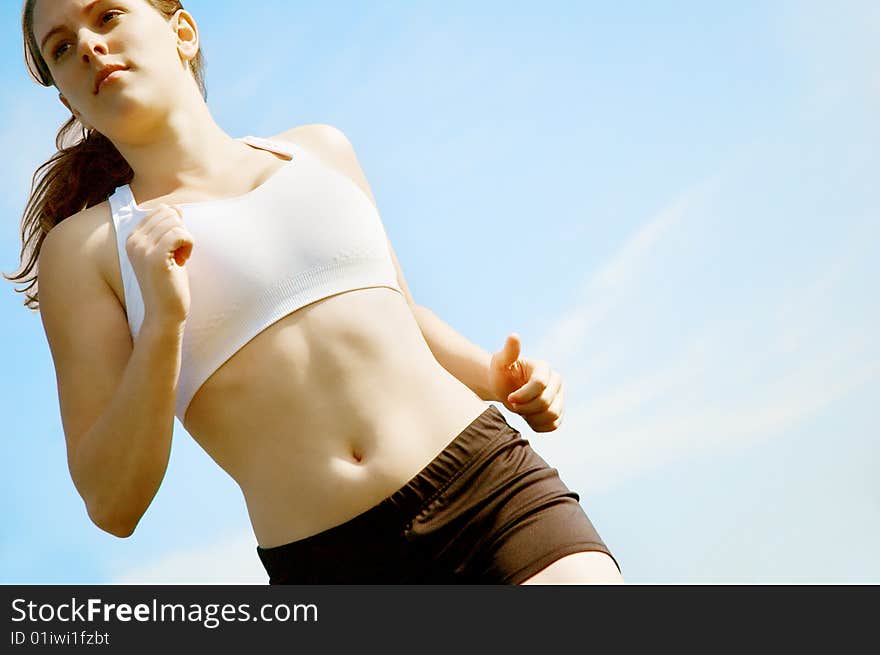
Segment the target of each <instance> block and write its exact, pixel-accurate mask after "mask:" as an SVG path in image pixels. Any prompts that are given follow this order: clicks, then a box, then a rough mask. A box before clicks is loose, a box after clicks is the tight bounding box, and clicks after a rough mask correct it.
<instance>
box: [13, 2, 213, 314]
mask: <svg viewBox="0 0 880 655" xmlns="http://www.w3.org/2000/svg"><path fill="white" fill-rule="evenodd" d="M144 1H145V2H147V3H148V4H149V5H151V6H152V7H153V8H154V9H155V10H156V11H157V12H159V13H160V14H162V15H163V16H164V17H165V19H166V20H168V19H170V18H171V17H172V16H173V15H174V13H175V12H177V11H178V10H180V9H183V4H182V3H181V2H178V0H144ZM35 3H36V0H25V3H24V7H23V9H22V12H21V29H22V37H23V39H24V57H25V63H26V65H27V69H28V73H29V74H30V76H31V78H32V79H33V80H34V81H35V82H37V83H38V84H40V85H42V86H46V87H48V86H55V80H54V79H52V74H51V73H50V72H49V67H48V66H47V65H46V62H45V60H44V59H43V56H42V54H41V53H40V48H39V46H38V45H37V40H36V37H35V36H34V4H35ZM205 67H206V62H205V59H204V56H203V55H202V52H201V48H200V49H199V52H198V53H197V54H196V56H195V58H194V59H192V60H191V61H190V62H189V68H190V71H191V72H192V75H193V78H194V79H195V81H196V84H198V86H199V89H200V90H201V92H202V97H203V98H204V99H205V101H207V99H208V91H207V87H206V86H205ZM76 136H78V137H79V138H78V139H76V138H74V139H72V138H71V137H76ZM66 144H68V145H66ZM55 147H56V148H57V149H58V152H56V153H55V154H54V155H52V157H51V158H50V159H49V161H47V162H46V163H44V164H42V165H41V166H40V167H38V168H37V170H36V171H35V172H34V175H33V177H32V178H31V194H30V198H29V199H28V202H27V205H26V206H25V210H24V214H23V216H22V222H21V241H22V248H21V253H20V256H21V266H23V267H24V269H23V270H22V271H21V272H20V273H18V274H17V275H15V276H14V277H9V276H7V275H6V274H5V273H3V277H5V278H6V279H7V280H10V281H15V280H22V279H24V278H25V276H27V275H28V274H29V273H31V271H33V274H32V275H31V276H30V277H29V278H27V279H26V280H25V281H30V284H29V285H28V286H26V287H25V288H24V289H15V292H16V293H24V294H25V298H26V299H25V301H24V305H25V306H26V307H28V308H29V309H32V310H34V311H39V302H40V301H39V293H38V290H37V288H36V286H37V277H38V274H39V272H38V270H36V269H37V261H38V259H39V256H40V249H41V248H42V246H43V240H44V239H45V238H46V235H47V234H48V233H49V230H51V229H52V228H53V227H55V226H56V225H58V224H59V223H60V222H61V221H63V220H64V219H65V218H68V217H70V216H72V215H74V214H76V213H77V212H80V211H82V210H84V209H88V208H89V207H92V206H93V205H97V204H99V203H101V202H103V201H104V200H106V199H107V197H108V196H109V195H110V193H112V192H113V190H114V189H115V188H116V187H118V186H121V185H123V184H127V183H128V182H130V181H131V179H132V177H133V171H132V169H131V166H129V165H128V162H126V161H125V159H124V158H123V157H122V155H120V154H119V151H118V150H117V149H116V147H115V146H114V145H113V143H112V142H111V141H110V140H109V139H108V138H107V137H105V136H104V135H103V134H101V133H99V132H97V131H95V130H91V129H87V128H86V127H85V126H83V125H82V123H80V122H79V121H78V120H77V119H76V118H75V117H74V116H71V117H70V118H69V119H68V120H67V122H66V123H65V124H64V125H62V126H61V129H60V130H59V131H58V134H57V135H56V137H55ZM41 171H42V173H43V174H42V175H40V173H41ZM38 176H40V179H39V182H38V181H37V177H38ZM26 251H27V253H28V254H27V255H26V254H25V253H26ZM26 259H27V261H26V262H25V260H26ZM21 266H20V267H21ZM32 288H33V289H34V290H33V292H32V293H28V290H29V289H32Z"/></svg>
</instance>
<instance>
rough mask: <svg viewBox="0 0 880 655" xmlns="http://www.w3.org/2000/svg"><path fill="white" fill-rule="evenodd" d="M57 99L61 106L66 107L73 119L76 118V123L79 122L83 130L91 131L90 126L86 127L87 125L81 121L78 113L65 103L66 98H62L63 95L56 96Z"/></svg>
mask: <svg viewBox="0 0 880 655" xmlns="http://www.w3.org/2000/svg"><path fill="white" fill-rule="evenodd" d="M58 99H59V100H60V101H61V104H63V105H64V106H65V107H67V108H68V109H69V110H70V113H71V114H73V115H74V117H75V118H76V120H78V121H79V122H80V124H82V126H83V127H84V128H86V129H87V130H91V129H92V126H91V125H88V124H87V123H86V122H85V121H84V120H83V119H82V116H80V113H79V112H78V111H77V110H76V109H74V108H73V107H72V106H71V105H70V103H69V102H68V101H67V98H65V97H64V94H63V93H59V94H58Z"/></svg>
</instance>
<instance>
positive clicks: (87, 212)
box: [46, 200, 116, 283]
mask: <svg viewBox="0 0 880 655" xmlns="http://www.w3.org/2000/svg"><path fill="white" fill-rule="evenodd" d="M50 238H51V239H52V240H53V241H55V242H57V243H58V244H63V245H60V246H59V247H61V248H63V249H64V250H66V251H68V252H71V251H76V252H77V253H78V255H79V257H80V259H81V260H82V261H83V263H84V264H86V265H89V266H94V267H95V268H96V269H97V270H98V272H99V273H100V274H101V276H102V277H103V278H104V279H105V280H107V277H108V270H109V267H110V255H115V254H116V243H115V231H114V229H113V220H112V217H111V214H110V202H109V201H107V200H104V201H102V202H99V203H97V204H95V205H92V206H91V207H87V208H85V209H83V210H81V211H78V212H76V213H75V214H72V215H70V216H68V217H67V218H65V219H63V220H61V221H59V222H58V224H56V225H55V226H54V227H53V228H52V229H51V230H49V232H48V234H47V235H46V239H50ZM108 283H109V280H108Z"/></svg>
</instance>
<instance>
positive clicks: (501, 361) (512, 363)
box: [489, 333, 563, 432]
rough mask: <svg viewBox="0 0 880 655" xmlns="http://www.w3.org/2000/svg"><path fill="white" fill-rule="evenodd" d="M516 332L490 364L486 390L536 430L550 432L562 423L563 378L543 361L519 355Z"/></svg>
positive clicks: (493, 356) (509, 337) (518, 341)
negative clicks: (487, 388)
mask: <svg viewBox="0 0 880 655" xmlns="http://www.w3.org/2000/svg"><path fill="white" fill-rule="evenodd" d="M519 351H520V340H519V335H517V334H516V333H512V334H511V335H510V336H508V337H507V340H506V341H505V342H504V346H503V347H502V349H501V350H499V351H498V352H496V353H495V354H494V355H492V360H491V362H490V364H489V391H490V392H491V393H492V396H493V397H494V398H496V399H497V400H498V401H499V402H501V403H503V404H504V406H505V407H506V408H507V409H509V410H510V411H511V412H515V413H517V414H519V415H520V416H522V417H523V418H524V419H525V420H526V422H527V423H528V424H529V426H530V427H531V428H532V430H534V431H535V432H551V431H553V430H555V429H556V428H558V427H559V424H560V423H561V422H562V414H563V396H562V377H561V376H560V375H559V373H557V372H556V371H554V370H553V369H551V368H550V364H548V363H547V362H545V361H544V360H532V359H528V358H526V357H520V356H519Z"/></svg>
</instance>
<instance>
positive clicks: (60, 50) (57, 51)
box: [52, 9, 122, 59]
mask: <svg viewBox="0 0 880 655" xmlns="http://www.w3.org/2000/svg"><path fill="white" fill-rule="evenodd" d="M117 14H122V12H121V11H119V10H118V9H111V10H110V11H105V12H104V13H103V14H101V24H105V23H106V22H107V21H105V20H104V19H105V18H107V16H114V17H115V15H117ZM66 45H70V44H69V43H67V42H65V43H62V44H60V45H59V46H58V47H57V48H55V52H53V53H52V58H53V59H58V57H60V56H61V55H62V54H63V51H64V46H66Z"/></svg>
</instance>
